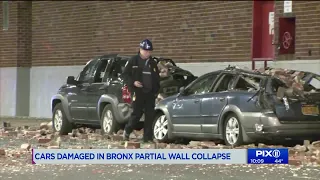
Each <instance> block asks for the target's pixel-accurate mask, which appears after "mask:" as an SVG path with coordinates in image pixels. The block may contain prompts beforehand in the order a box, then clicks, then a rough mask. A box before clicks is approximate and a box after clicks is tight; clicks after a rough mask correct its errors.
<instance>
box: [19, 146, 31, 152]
mask: <svg viewBox="0 0 320 180" xmlns="http://www.w3.org/2000/svg"><path fill="white" fill-rule="evenodd" d="M20 148H21V149H23V150H27V151H29V150H30V148H31V145H30V144H21V147H20Z"/></svg>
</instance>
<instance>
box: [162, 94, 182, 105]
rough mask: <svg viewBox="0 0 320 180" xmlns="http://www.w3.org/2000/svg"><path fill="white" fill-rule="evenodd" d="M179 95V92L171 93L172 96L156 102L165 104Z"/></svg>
mask: <svg viewBox="0 0 320 180" xmlns="http://www.w3.org/2000/svg"><path fill="white" fill-rule="evenodd" d="M178 96H179V94H175V95H172V96H168V97H166V98H164V99H162V100H160V101H159V102H158V103H157V106H160V105H166V104H168V103H171V102H172V101H173V100H175V99H176V98H177V97H178Z"/></svg>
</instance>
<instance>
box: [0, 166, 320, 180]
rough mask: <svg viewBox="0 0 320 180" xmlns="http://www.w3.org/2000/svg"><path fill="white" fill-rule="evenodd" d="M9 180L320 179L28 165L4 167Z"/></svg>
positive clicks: (221, 170)
mask: <svg viewBox="0 0 320 180" xmlns="http://www.w3.org/2000/svg"><path fill="white" fill-rule="evenodd" d="M0 179H3V180H7V179H12V180H19V179H24V180H27V179H30V180H38V179H39V180H44V179H45V180H51V179H52V180H55V179H57V180H82V179H95V180H100V179H104V180H143V179H145V180H151V179H152V180H205V179H210V180H257V179H259V180H301V179H314V180H319V179H320V169H319V168H316V167H295V166H291V165H290V166H289V165H277V166H276V165H272V166H271V165H269V166H266V165H31V164H30V165H26V166H22V167H3V168H1V171H0Z"/></svg>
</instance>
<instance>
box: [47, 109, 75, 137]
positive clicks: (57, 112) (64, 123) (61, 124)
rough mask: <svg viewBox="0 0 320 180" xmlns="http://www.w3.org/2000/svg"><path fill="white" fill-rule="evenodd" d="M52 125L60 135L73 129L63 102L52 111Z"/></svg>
mask: <svg viewBox="0 0 320 180" xmlns="http://www.w3.org/2000/svg"><path fill="white" fill-rule="evenodd" d="M52 114H53V115H52V126H53V131H54V132H59V134H60V135H66V134H68V133H70V132H71V131H72V129H73V126H72V124H71V123H70V122H69V121H68V119H67V117H66V114H65V112H64V110H63V108H62V105H61V103H58V104H57V105H56V106H55V107H54V109H53V113H52Z"/></svg>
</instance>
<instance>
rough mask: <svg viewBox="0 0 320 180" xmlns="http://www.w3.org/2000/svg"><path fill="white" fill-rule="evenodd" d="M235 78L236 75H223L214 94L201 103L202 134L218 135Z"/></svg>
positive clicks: (210, 94) (215, 87)
mask: <svg viewBox="0 0 320 180" xmlns="http://www.w3.org/2000/svg"><path fill="white" fill-rule="evenodd" d="M235 78H236V76H235V75H234V74H229V73H222V74H221V75H220V76H219V78H218V79H217V81H216V83H215V85H214V87H213V90H212V92H211V93H208V94H205V95H203V97H202V103H201V115H202V118H203V124H202V133H213V134H217V133H218V120H219V117H220V114H221V112H222V110H223V109H224V107H225V106H226V105H227V103H228V99H227V98H228V94H229V92H228V90H229V89H230V88H231V87H232V85H233V82H234V80H235Z"/></svg>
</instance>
